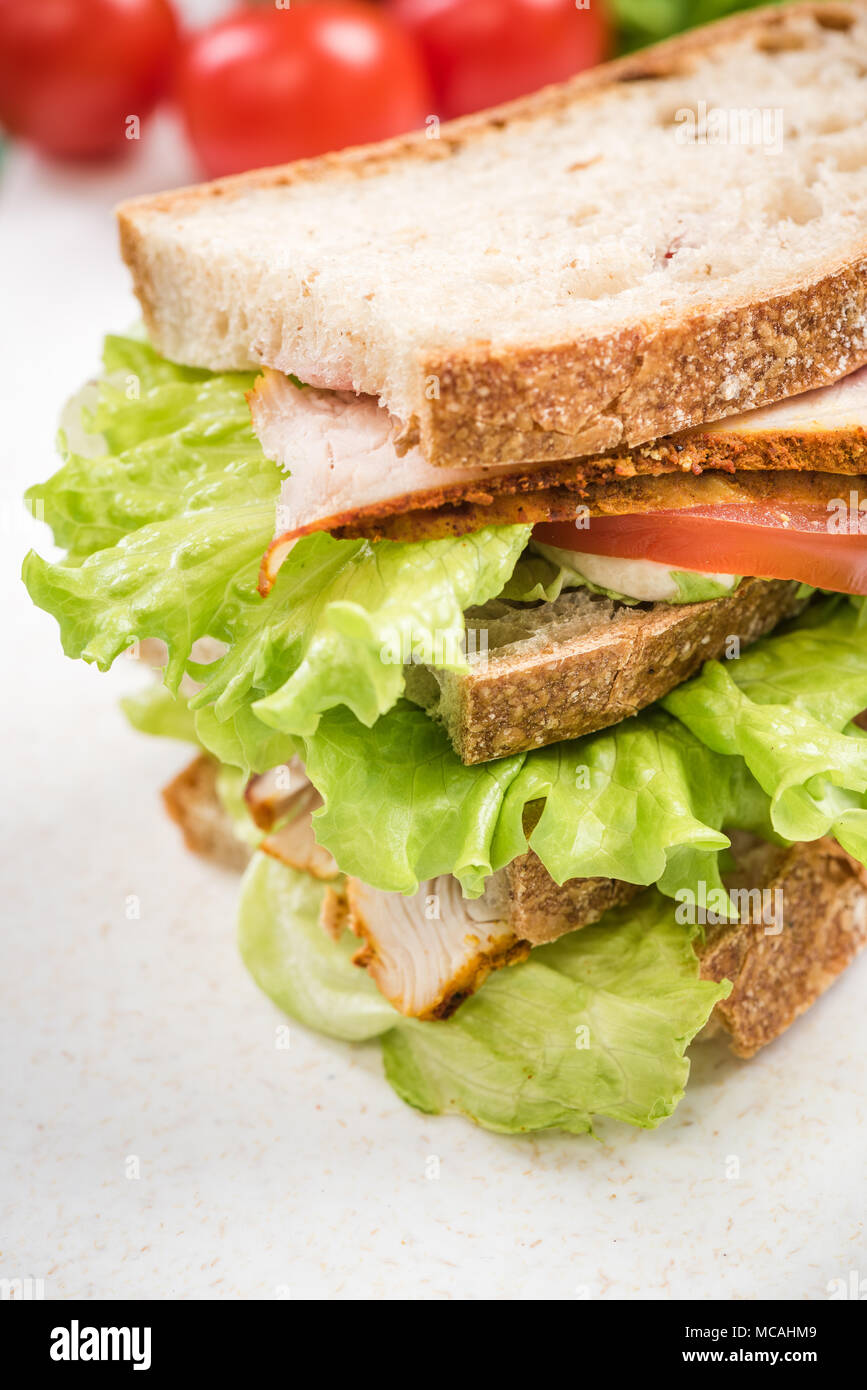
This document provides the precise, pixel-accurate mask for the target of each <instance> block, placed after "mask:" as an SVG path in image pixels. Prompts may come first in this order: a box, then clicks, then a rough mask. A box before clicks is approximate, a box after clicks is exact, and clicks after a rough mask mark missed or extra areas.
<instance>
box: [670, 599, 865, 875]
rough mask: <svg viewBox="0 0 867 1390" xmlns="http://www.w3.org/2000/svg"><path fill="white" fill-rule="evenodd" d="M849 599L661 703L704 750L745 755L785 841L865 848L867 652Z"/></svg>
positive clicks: (711, 668)
mask: <svg viewBox="0 0 867 1390" xmlns="http://www.w3.org/2000/svg"><path fill="white" fill-rule="evenodd" d="M861 607H862V605H860V604H857V603H855V602H851V601H849V602H843V601H841V600H840V599H826V600H825V601H824V602H822V603H820V604H817V605H815V607H814V609H813V610H812V611H811V613H810V618H809V621H808V623H806V624H803V625H799V626H796V627H795V628H794V629H793V630H792V631H790V632H786V633H781V634H778V635H777V636H774V637H771V638H766V639H765V640H764V641H762V642H759V643H757V644H756V645H755V646H754V647H750V648H749V649H748V650H747V651H746V652H745V653H744V654H743V656H741V657H740V658H739V659H738V660H737V661H731V662H728V663H726V664H723V663H721V662H718V661H711V662H708V663H707V664H706V665H705V667H704V669H703V671H702V673H701V675H700V676H698V677H696V678H695V679H694V680H691V681H688V682H687V683H686V684H685V685H682V686H680V687H678V689H677V690H674V691H672V692H671V694H669V695H667V696H666V697H665V699H664V700H663V701H662V703H663V704H664V706H665V708H666V709H668V710H670V711H671V713H672V714H674V715H676V716H677V718H678V719H679V720H681V722H682V723H683V724H684V725H685V726H686V727H687V728H689V729H690V730H691V731H692V732H693V733H694V734H695V735H696V736H697V737H698V738H700V739H701V740H702V742H703V743H704V744H705V746H706V747H708V748H710V749H713V750H714V751H716V752H718V753H723V754H727V755H729V756H740V757H742V758H743V760H744V762H745V763H746V765H747V767H748V768H749V770H750V772H751V773H752V774H753V776H754V777H755V779H756V781H757V782H758V783H759V785H760V786H761V787H762V789H763V790H764V792H765V793H766V794H767V795H768V797H769V798H770V816H771V822H772V824H773V826H774V829H775V830H776V831H777V833H778V834H779V835H781V836H783V837H784V838H786V839H789V840H814V839H818V838H819V837H820V836H821V835H826V834H832V835H834V837H835V838H836V839H837V840H838V841H839V842H840V844H841V845H843V847H844V848H845V849H848V850H849V852H850V853H852V854H854V855H855V856H856V858H859V859H861V860H862V861H863V860H864V851H865V848H867V809H865V806H864V804H863V802H864V793H865V792H867V738H865V736H864V734H863V732H862V731H861V730H860V729H859V728H857V727H855V726H854V725H852V724H851V723H850V721H851V720H852V718H853V717H854V716H855V715H856V714H858V713H860V712H861V711H862V710H863V709H865V708H867V645H865V642H864V635H863V627H862V625H861V616H862V615H861Z"/></svg>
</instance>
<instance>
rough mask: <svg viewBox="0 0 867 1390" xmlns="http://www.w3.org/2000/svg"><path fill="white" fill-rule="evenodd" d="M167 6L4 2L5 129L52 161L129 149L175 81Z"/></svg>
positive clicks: (81, 0)
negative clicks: (135, 120)
mask: <svg viewBox="0 0 867 1390" xmlns="http://www.w3.org/2000/svg"><path fill="white" fill-rule="evenodd" d="M177 44H178V30H177V24H176V22H175V17H174V12H173V10H172V8H171V6H170V5H169V3H168V0H0V124H2V125H3V126H4V127H5V129H6V130H7V131H8V132H9V133H10V134H11V135H18V136H21V138H22V139H24V140H29V141H31V143H32V144H34V145H36V146H38V148H39V149H41V150H43V151H44V152H45V153H46V154H50V155H57V156H60V157H64V156H65V157H71V158H83V159H88V158H98V157H100V156H104V155H110V154H116V153H117V152H118V151H120V150H122V149H124V148H125V147H126V145H127V141H128V139H130V138H131V133H132V132H135V131H136V126H135V125H134V124H130V123H129V119H128V118H129V117H138V120H139V123H140V122H141V121H142V120H143V119H144V118H145V117H146V116H148V115H149V114H150V112H151V111H152V110H153V108H154V106H155V105H156V103H157V101H158V99H159V98H160V96H161V95H162V94H163V92H164V91H165V89H166V87H167V85H168V82H169V80H170V74H171V69H172V63H173V60H174V57H175V54H176V50H177Z"/></svg>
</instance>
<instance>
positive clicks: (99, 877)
mask: <svg viewBox="0 0 867 1390" xmlns="http://www.w3.org/2000/svg"><path fill="white" fill-rule="evenodd" d="M164 134H165V138H164V139H157V141H156V142H151V145H150V148H149V149H142V150H141V151H140V152H139V158H138V160H137V161H136V163H135V164H134V165H133V166H131V167H127V168H125V169H121V170H117V171H115V172H113V173H110V174H108V175H105V174H101V175H96V174H81V173H76V174H72V173H69V172H66V173H61V172H58V171H56V170H50V169H47V168H46V167H45V166H41V165H38V164H36V163H35V162H33V161H31V160H29V159H26V158H23V157H20V156H16V157H15V159H13V161H12V162H11V164H10V165H9V167H7V169H6V170H5V172H4V175H3V177H2V178H0V281H2V285H0V305H2V327H3V332H2V344H0V354H2V359H0V394H2V398H3V411H2V450H3V469H2V475H0V477H2V521H3V529H2V535H3V544H2V556H3V609H2V611H3V615H4V619H5V625H6V631H5V636H6V640H5V643H4V650H5V654H6V660H5V663H4V666H5V671H4V679H3V682H2V687H0V688H2V698H3V704H4V710H3V714H2V728H3V732H4V745H5V751H4V758H3V767H4V796H3V799H2V818H3V834H2V846H3V853H2V883H0V901H2V903H3V906H4V914H3V915H4V918H5V930H4V934H3V948H2V949H3V959H2V965H0V988H2V996H3V1003H2V1024H0V1029H2V1031H0V1067H2V1135H3V1139H2V1157H0V1183H2V1189H0V1211H2V1215H0V1277H5V1278H15V1277H26V1276H28V1275H29V1276H31V1277H34V1278H43V1279H44V1280H45V1291H46V1295H47V1296H48V1297H53V1298H68V1297H73V1296H79V1295H85V1296H100V1297H117V1298H131V1297H132V1298H135V1297H144V1296H148V1297H160V1298H163V1297H182V1298H191V1297H204V1298H263V1297H264V1298H275V1297H276V1298H279V1297H295V1298H300V1297H305V1296H313V1297H316V1298H361V1299H368V1298H376V1299H381V1298H386V1299H389V1298H422V1299H441V1298H470V1299H475V1298H510V1299H558V1300H559V1299H582V1298H597V1297H598V1298H615V1297H627V1298H639V1299H656V1298H670V1297H685V1298H690V1299H704V1298H710V1297H714V1296H717V1295H721V1296H724V1297H728V1298H736V1299H752V1298H764V1297H775V1298H784V1299H794V1300H800V1299H822V1298H824V1297H826V1296H827V1294H826V1290H827V1284H828V1281H829V1280H832V1279H835V1278H846V1277H847V1276H848V1273H849V1271H850V1270H852V1269H858V1270H860V1273H861V1277H864V1276H867V1250H865V1238H864V1228H863V1213H864V1180H865V1151H864V1119H865V1108H867V1105H865V1101H867V1083H865V1068H864V1057H865V1047H867V1022H865V1009H864V1003H863V1000H864V991H865V983H867V962H862V963H861V964H860V965H858V966H856V967H854V968H853V969H852V970H851V971H850V972H849V974H848V976H847V977H846V978H845V979H844V980H843V981H842V982H841V983H839V984H838V985H837V986H836V987H835V988H834V990H833V991H832V993H831V995H830V996H828V997H826V999H825V1000H824V1001H823V1002H822V1003H821V1004H820V1005H819V1006H818V1007H817V1008H816V1009H814V1010H813V1011H812V1013H811V1014H809V1015H808V1016H807V1017H806V1018H805V1019H804V1020H803V1021H802V1022H801V1023H800V1024H799V1025H798V1026H797V1027H796V1028H795V1029H793V1030H792V1032H791V1033H790V1034H789V1036H788V1037H786V1038H785V1039H783V1040H782V1041H780V1042H779V1043H778V1044H776V1045H775V1046H774V1047H772V1048H771V1049H770V1050H768V1051H767V1052H766V1053H765V1054H764V1055H762V1056H760V1057H759V1058H757V1059H756V1060H755V1061H753V1062H751V1063H748V1064H746V1065H744V1064H740V1063H737V1062H735V1061H733V1060H730V1059H729V1058H728V1056H727V1054H726V1053H725V1052H724V1051H723V1050H721V1049H718V1048H717V1047H716V1046H715V1045H711V1044H708V1045H705V1046H704V1047H703V1048H700V1049H696V1050H695V1053H694V1057H695V1060H694V1075H693V1080H692V1083H691V1085H690V1088H689V1091H688V1094H687V1099H686V1100H685V1101H684V1103H683V1104H682V1106H681V1107H680V1109H679V1110H678V1112H677V1113H676V1115H675V1117H674V1118H673V1120H671V1121H669V1122H668V1124H667V1125H665V1126H663V1128H662V1129H660V1130H659V1131H657V1132H656V1133H651V1134H648V1133H635V1132H632V1131H629V1130H626V1129H618V1128H617V1127H616V1126H613V1125H605V1126H603V1127H602V1131H601V1132H602V1142H601V1143H599V1142H594V1141H592V1140H587V1141H584V1140H580V1139H569V1138H562V1137H558V1136H556V1135H548V1136H544V1137H542V1138H538V1139H527V1140H508V1139H503V1138H497V1137H495V1136H492V1135H489V1134H485V1133H483V1132H481V1131H478V1130H476V1129H474V1128H472V1127H471V1126H470V1125H469V1124H467V1123H464V1122H463V1121H461V1120H458V1119H452V1118H448V1119H434V1118H430V1117H425V1116H422V1115H419V1114H416V1113H415V1112H413V1111H412V1110H409V1109H407V1108H406V1107H405V1106H404V1105H403V1104H402V1103H401V1102H400V1101H399V1100H398V1099H397V1098H396V1097H395V1096H394V1095H393V1094H392V1092H391V1091H390V1089H389V1087H388V1086H387V1085H386V1083H385V1082H384V1081H383V1080H382V1078H381V1077H380V1075H379V1058H378V1053H377V1050H376V1048H375V1047H370V1048H366V1049H357V1050H354V1051H353V1050H351V1049H350V1048H348V1047H344V1046H341V1045H337V1044H333V1043H329V1042H327V1041H324V1040H322V1039H320V1038H317V1037H314V1036H311V1035H308V1034H305V1033H304V1031H303V1030H302V1029H301V1028H293V1029H292V1045H291V1048H290V1049H289V1050H288V1051H282V1050H278V1049H277V1048H276V1047H275V1027H276V1025H277V1024H278V1023H279V1022H280V1017H279V1015H278V1014H277V1012H276V1010H275V1009H274V1008H273V1006H272V1005H271V1004H270V1002H269V1001H268V1000H267V999H265V998H264V997H263V996H261V995H260V994H259V993H258V992H257V990H256V988H255V987H254V985H253V984H252V982H251V981H250V980H249V979H248V978H247V976H246V974H245V972H244V970H243V967H242V965H241V963H240V960H239V959H238V956H237V954H236V951H235V946H234V942H233V931H234V925H233V915H234V901H235V893H236V883H235V880H234V879H233V878H232V877H231V876H230V875H226V874H221V873H219V872H218V871H216V870H212V869H209V868H208V867H206V866H205V865H203V864H200V863H198V862H197V861H195V860H194V859H192V858H190V857H189V856H187V855H186V854H185V853H184V851H183V850H182V848H181V846H180V844H179V843H178V839H177V835H176V832H175V830H174V828H173V827H172V826H171V825H170V824H169V823H168V821H167V820H166V818H165V816H164V815H163V814H162V811H161V809H160V805H159V801H158V795H157V789H158V787H159V786H160V784H161V783H162V782H163V781H164V780H165V779H166V778H167V776H168V775H169V774H170V773H171V772H172V771H173V770H174V769H175V768H176V767H178V766H180V764H181V763H182V761H183V759H184V756H185V753H184V750H183V749H182V748H181V747H180V745H169V744H165V745H164V744H160V743H157V742H153V741H150V740H147V739H144V738H141V737H139V736H137V735H135V734H133V733H132V732H130V731H128V730H127V729H126V727H125V725H124V723H123V721H122V718H121V716H120V714H119V713H118V712H117V711H116V708H115V701H116V697H117V695H118V694H119V693H120V692H121V691H122V689H124V688H131V687H133V686H135V685H136V684H137V683H138V681H139V680H140V679H141V672H139V671H138V670H137V669H135V668H134V667H133V666H132V665H131V664H127V663H124V662H120V663H118V665H119V667H120V669H119V670H117V671H116V672H114V673H112V674H111V675H109V676H101V675H99V674H98V673H97V672H96V671H95V670H92V669H89V668H86V667H84V666H83V665H81V664H78V663H73V662H70V661H67V660H65V659H64V658H63V656H62V655H61V653H60V649H59V644H58V641H57V632H56V627H55V625H54V623H53V621H52V620H51V619H49V618H48V617H46V616H45V615H44V614H42V613H39V612H37V611H35V610H34V609H33V608H32V607H31V606H30V605H29V603H28V601H27V598H26V595H25V594H24V591H23V589H22V587H21V586H20V584H19V583H18V581H17V571H18V567H19V563H20V557H21V554H22V553H23V551H24V550H25V549H26V547H27V546H28V545H29V544H32V543H35V544H37V545H38V546H40V547H41V548H42V549H43V550H45V549H46V547H47V539H46V534H45V533H44V529H43V528H39V527H37V526H36V525H35V524H33V523H31V522H30V520H29V519H28V518H27V517H26V515H25V514H24V513H23V511H22V510H21V508H20V504H19V495H20V492H21V490H22V489H23V487H24V486H25V485H26V484H27V483H28V482H29V481H34V480H37V479H41V478H43V477H45V476H47V474H48V473H49V472H51V471H52V469H53V467H54V464H53V458H52V447H53V434H54V425H55V417H56V413H57V409H58V406H59V404H60V402H62V400H63V399H64V396H65V395H66V394H67V393H69V392H70V391H71V390H73V389H74V388H75V387H76V386H78V385H79V383H80V381H81V379H82V377H83V376H85V375H86V374H87V373H88V372H90V371H91V370H92V369H93V368H94V367H95V365H96V361H97V356H98V352H99V344H100V338H101V335H102V333H103V331H104V330H106V329H121V330H122V329H123V328H124V327H126V326H127V324H128V323H129V322H130V321H131V320H132V318H133V317H134V313H135V309H134V304H133V301H132V299H131V297H130V295H129V292H128V288H127V284H126V279H125V274H124V272H123V270H122V268H121V266H120V265H119V263H118V260H117V258H116V254H115V245H114V231H113V226H112V222H111V218H110V215H109V209H110V207H111V205H112V203H113V202H114V201H115V200H116V199H117V198H118V197H119V196H121V195H122V194H124V193H127V192H130V191H133V189H144V188H148V187H151V188H155V187H157V186H159V185H160V184H162V183H169V182H172V181H177V180H179V179H181V178H182V177H184V174H185V171H184V169H183V168H182V165H181V162H179V161H180V156H179V154H178V152H177V149H176V147H175V146H174V144H173V143H172V141H171V138H170V133H164ZM10 628H11V634H12V640H11V642H10V640H9V636H10ZM130 895H135V896H136V897H137V898H138V899H140V917H139V918H138V919H136V918H135V917H132V918H131V917H129V916H128V915H127V913H128V906H127V905H128V900H129V897H130ZM434 1154H435V1155H437V1156H438V1157H439V1159H440V1177H439V1178H438V1179H435V1180H431V1179H429V1178H427V1177H426V1176H425V1173H426V1160H427V1159H428V1157H429V1156H430V1155H434ZM130 1156H134V1157H135V1158H137V1160H138V1166H139V1171H140V1176H139V1177H138V1178H135V1177H128V1176H127V1171H128V1169H129V1167H130V1163H129V1160H130ZM733 1158H735V1159H737V1161H738V1164H739V1176H738V1177H730V1176H727V1172H731V1171H732V1168H733V1167H734V1165H733V1164H732V1162H731V1160H732V1159H733Z"/></svg>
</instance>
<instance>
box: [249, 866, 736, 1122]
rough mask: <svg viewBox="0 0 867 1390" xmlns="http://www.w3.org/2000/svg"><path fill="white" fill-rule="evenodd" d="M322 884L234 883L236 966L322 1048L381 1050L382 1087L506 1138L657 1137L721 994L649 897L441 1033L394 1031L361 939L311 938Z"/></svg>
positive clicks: (498, 983) (547, 950)
mask: <svg viewBox="0 0 867 1390" xmlns="http://www.w3.org/2000/svg"><path fill="white" fill-rule="evenodd" d="M325 887H326V885H324V884H321V883H317V882H316V881H315V880H313V879H312V878H310V877H309V876H308V875H305V874H301V873H297V872H295V871H294V870H292V869H287V868H286V867H285V866H283V865H282V864H279V863H276V862H275V861H274V860H273V859H269V858H268V857H267V856H265V855H257V856H256V857H255V858H254V860H253V861H252V863H251V864H250V867H249V868H248V869H247V872H246V874H245V877H244V882H243V886H242V892H241V907H240V917H239V941H240V948H241V954H242V956H243V959H244V961H245V963H246V965H247V968H248V969H249V970H250V972H251V974H252V975H253V978H254V979H255V980H256V982H257V983H258V984H259V986H260V987H261V988H262V989H263V990H264V991H265V993H266V994H268V995H270V997H271V998H272V999H273V1000H274V1002H275V1003H276V1004H277V1005H278V1006H279V1007H280V1008H281V1009H283V1010H284V1011H285V1012H286V1013H288V1014H289V1015H290V1016H292V1017H293V1018H296V1019H298V1020H299V1021H300V1022H301V1023H303V1024H305V1025H306V1026H308V1027H311V1028H314V1029H317V1030H318V1031H319V1032H322V1033H326V1034H328V1035H329V1036H330V1037H335V1038H341V1039H344V1040H350V1041H360V1040H363V1039H367V1038H373V1037H377V1036H378V1037H380V1038H381V1043H382V1050H383V1058H384V1062H385V1074H386V1076H387V1078H388V1080H389V1081H390V1082H391V1084H392V1086H393V1087H394V1089H395V1090H396V1091H397V1093H398V1095H400V1096H401V1097H402V1098H403V1099H404V1100H406V1101H408V1102H409V1103H410V1104H411V1105H414V1106H416V1107H417V1108H418V1109H420V1110H424V1111H427V1112H429V1113H441V1112H444V1111H457V1112H460V1113H462V1114H464V1115H467V1116H469V1117H470V1118H471V1119H473V1120H475V1121H476V1122H477V1123H479V1124H481V1125H484V1126H485V1127H486V1128H489V1129H493V1130H498V1131H500V1132H502V1133H508V1134H516V1133H523V1132H526V1131H530V1130H538V1129H548V1128H554V1127H556V1128H560V1129H564V1130H567V1131H569V1132H571V1133H573V1134H583V1133H587V1132H590V1131H592V1129H593V1123H594V1117H601V1116H607V1117H610V1118H613V1119H617V1120H622V1121H625V1122H626V1123H628V1124H633V1125H638V1126H640V1127H643V1128H646V1129H653V1128H655V1127H656V1126H657V1125H658V1124H659V1123H660V1121H661V1120H663V1119H664V1118H665V1117H666V1116H668V1115H670V1114H671V1112H672V1110H673V1109H674V1107H675V1106H676V1105H677V1103H678V1101H679V1100H680V1098H681V1096H682V1095H683V1090H684V1086H685V1085H686V1081H687V1077H688V1075H689V1062H688V1060H687V1058H686V1057H685V1055H684V1053H685V1050H686V1047H687V1046H688V1044H689V1042H690V1041H691V1040H692V1038H693V1037H694V1036H695V1034H696V1033H697V1032H698V1030H699V1029H700V1028H702V1027H703V1026H704V1024H705V1023H706V1022H707V1020H708V1018H709V1016H710V1013H711V1010H712V1009H713V1006H714V1004H715V1003H716V1002H717V1000H719V999H722V998H724V997H725V996H726V995H727V994H728V992H729V985H728V984H727V983H723V984H721V985H718V984H714V983H712V982H710V981H706V980H701V979H700V978H699V968H698V960H697V958H696V955H695V951H694V949H693V947H692V945H691V943H690V938H689V934H688V933H687V932H686V931H685V930H684V928H683V927H682V926H679V925H678V924H677V923H676V921H675V918H674V909H673V908H672V906H671V904H669V903H667V902H666V901H665V900H664V899H662V898H660V897H659V895H658V894H656V893H654V892H652V891H651V892H650V893H649V894H647V895H646V896H645V897H643V898H642V899H641V900H639V901H638V902H636V903H635V904H633V905H631V906H630V907H629V908H628V909H622V910H618V911H615V912H611V913H608V914H606V916H605V917H604V918H603V919H602V920H601V921H600V922H599V923H598V924H597V925H596V926H592V927H586V928H584V930H583V931H580V932H574V933H572V934H571V935H569V936H566V937H563V938H561V940H560V941H558V942H556V943H554V945H551V946H543V947H538V948H537V949H536V950H534V951H533V953H532V956H531V958H530V959H529V960H528V961H526V962H524V963H522V964H520V965H515V966H510V967H508V968H507V969H505V970H500V971H498V972H497V973H496V974H494V975H492V976H491V978H490V979H489V980H488V981H487V982H486V983H485V985H484V988H483V989H482V990H481V991H480V992H479V993H478V994H476V995H474V996H473V997H472V998H471V999H468V1000H466V1002H465V1003H464V1004H462V1005H461V1008H460V1009H459V1010H458V1012H457V1013H456V1014H455V1015H454V1016H453V1017H452V1018H451V1019H449V1020H448V1021H447V1022H445V1023H442V1022H434V1023H420V1022H418V1021H417V1020H414V1019H406V1018H403V1017H401V1015H400V1014H398V1013H397V1012H396V1011H395V1010H394V1009H393V1008H392V1006H391V1005H390V1004H389V1003H388V1002H387V1001H386V1000H385V999H384V998H383V996H382V995H381V994H380V993H379V992H378V990H377V989H376V987H375V985H374V984H373V982H372V981H371V979H370V977H369V976H368V975H367V973H366V971H363V970H359V968H358V967H357V966H354V965H353V964H352V956H353V955H354V954H355V952H356V951H357V949H358V942H357V940H356V939H355V938H354V937H352V936H350V935H349V934H344V935H343V937H342V938H341V939H340V940H339V941H333V940H332V939H331V938H330V937H329V936H327V935H326V934H325V932H323V930H322V928H321V927H320V925H319V913H320V909H321V905H322V897H323V894H324V892H325Z"/></svg>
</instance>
